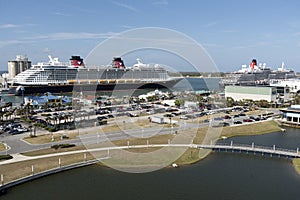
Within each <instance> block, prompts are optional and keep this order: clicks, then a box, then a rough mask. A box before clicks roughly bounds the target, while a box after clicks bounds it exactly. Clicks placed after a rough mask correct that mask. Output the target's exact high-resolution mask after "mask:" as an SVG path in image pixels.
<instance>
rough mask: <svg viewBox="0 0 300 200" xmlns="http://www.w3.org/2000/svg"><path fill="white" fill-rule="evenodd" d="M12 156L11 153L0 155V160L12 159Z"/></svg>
mask: <svg viewBox="0 0 300 200" xmlns="http://www.w3.org/2000/svg"><path fill="white" fill-rule="evenodd" d="M12 158H13V157H12V156H11V155H9V154H8V155H0V160H9V159H12Z"/></svg>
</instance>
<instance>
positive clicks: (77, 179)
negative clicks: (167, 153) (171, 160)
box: [1, 128, 300, 200]
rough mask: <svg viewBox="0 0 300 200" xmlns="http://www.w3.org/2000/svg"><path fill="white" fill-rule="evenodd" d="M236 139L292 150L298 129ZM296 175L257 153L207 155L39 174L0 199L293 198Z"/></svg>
mask: <svg viewBox="0 0 300 200" xmlns="http://www.w3.org/2000/svg"><path fill="white" fill-rule="evenodd" d="M230 140H234V142H236V143H246V144H250V143H251V142H253V141H254V142H256V143H261V144H264V145H273V144H277V145H278V146H281V147H285V148H295V147H297V146H299V144H300V142H299V141H300V131H299V129H291V128H289V129H287V130H286V132H285V133H284V134H283V133H282V132H277V133H272V134H267V135H261V136H243V137H234V138H231V139H230ZM299 187H300V175H298V174H297V173H296V171H295V170H294V168H293V166H292V163H291V160H289V159H285V158H274V157H273V158H270V157H268V156H264V157H263V156H261V155H257V156H254V155H247V154H238V153H217V152H216V153H212V154H211V155H209V156H208V157H207V158H206V159H204V160H203V161H200V162H198V163H196V164H194V165H189V166H181V167H179V168H176V169H175V168H165V169H162V170H159V171H155V172H151V173H146V174H129V173H124V172H119V171H115V170H113V169H110V168H105V167H100V166H98V165H93V166H88V167H84V168H80V169H74V170H71V171H66V172H63V173H59V174H55V175H51V176H48V177H44V178H41V179H38V180H35V181H32V182H29V183H26V184H23V185H20V186H17V187H14V188H11V189H10V190H9V191H8V194H7V195H4V196H1V199H4V200H5V199H21V198H22V199H37V197H38V199H45V200H47V199H49V200H50V199H82V198H84V199H95V198H99V199H100V198H101V199H128V200H129V199H130V200H132V199H144V200H148V199H149V200H150V199H210V200H211V199H224V200H225V199H228V200H234V199H238V200H248V199H249V200H250V199H251V200H252V199H258V200H259V199H262V200H265V199H272V200H277V199H278V200H279V199H280V200H282V199H299V195H300V190H299Z"/></svg>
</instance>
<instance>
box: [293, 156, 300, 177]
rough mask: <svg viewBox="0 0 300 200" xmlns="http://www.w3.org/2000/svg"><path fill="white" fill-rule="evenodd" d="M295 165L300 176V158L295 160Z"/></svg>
mask: <svg viewBox="0 0 300 200" xmlns="http://www.w3.org/2000/svg"><path fill="white" fill-rule="evenodd" d="M293 165H294V168H295V170H296V171H297V172H298V174H300V158H294V159H293Z"/></svg>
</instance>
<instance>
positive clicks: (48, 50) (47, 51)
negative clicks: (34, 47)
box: [43, 47, 51, 53]
mask: <svg viewBox="0 0 300 200" xmlns="http://www.w3.org/2000/svg"><path fill="white" fill-rule="evenodd" d="M43 52H44V53H50V52H51V50H50V49H49V48H48V47H46V48H44V49H43Z"/></svg>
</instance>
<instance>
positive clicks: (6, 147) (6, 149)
mask: <svg viewBox="0 0 300 200" xmlns="http://www.w3.org/2000/svg"><path fill="white" fill-rule="evenodd" d="M3 145H4V146H5V155H7V151H8V145H7V144H6V143H3Z"/></svg>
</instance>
